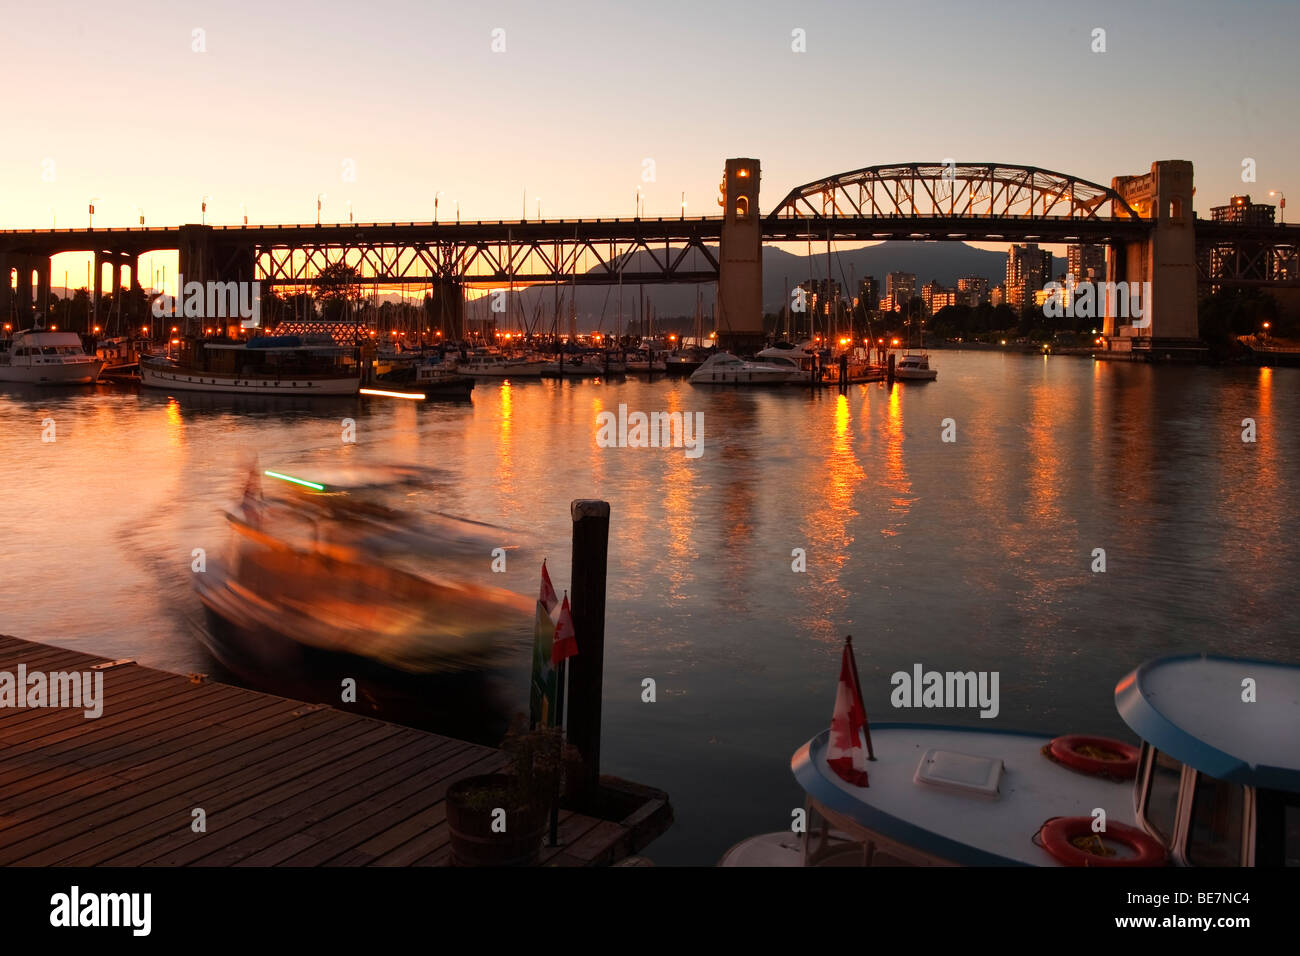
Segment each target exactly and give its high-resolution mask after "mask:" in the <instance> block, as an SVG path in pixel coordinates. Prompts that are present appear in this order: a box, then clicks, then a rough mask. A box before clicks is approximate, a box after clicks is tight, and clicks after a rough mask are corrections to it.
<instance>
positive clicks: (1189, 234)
mask: <svg viewBox="0 0 1300 956" xmlns="http://www.w3.org/2000/svg"><path fill="white" fill-rule="evenodd" d="M1111 186H1112V188H1113V189H1114V190H1115V191H1116V192H1117V193H1119V195H1120V196H1121V197H1122V198H1123V199H1124V201H1125V202H1127V203H1128V204H1129V205H1130V206H1131V207H1132V208H1133V211H1134V212H1136V213H1137V214H1138V215H1139V216H1141V217H1142V218H1143V219H1148V220H1150V221H1151V222H1152V223H1153V225H1152V228H1151V231H1150V233H1149V234H1148V236H1147V238H1146V239H1143V240H1138V241H1136V242H1126V243H1119V244H1117V245H1115V246H1112V247H1111V248H1110V249H1109V250H1108V251H1107V254H1106V280H1107V282H1121V281H1123V282H1127V283H1128V287H1129V289H1130V297H1131V295H1132V287H1133V284H1134V283H1144V285H1143V286H1141V289H1142V291H1143V296H1142V299H1141V300H1140V301H1141V307H1142V315H1141V316H1140V317H1138V316H1134V315H1133V314H1131V313H1130V314H1129V315H1127V316H1126V315H1125V314H1124V311H1125V310H1122V308H1121V309H1117V308H1116V304H1115V303H1111V302H1109V301H1108V302H1107V303H1106V321H1105V332H1106V335H1107V337H1109V338H1112V339H1115V340H1118V342H1126V343H1127V347H1129V348H1134V349H1149V350H1152V351H1151V354H1152V355H1155V354H1156V352H1157V351H1159V352H1160V353H1162V357H1163V355H1169V356H1170V357H1174V354H1175V353H1181V354H1180V357H1188V358H1191V357H1199V354H1197V355H1192V354H1190V353H1199V352H1200V351H1201V346H1200V340H1199V333H1198V325H1197V318H1196V236H1195V230H1194V226H1193V217H1192V164H1191V163H1190V162H1188V161H1187V160H1182V159H1171V160H1161V161H1159V162H1155V163H1152V164H1151V172H1149V173H1147V174H1145V175H1142V176H1118V177H1116V178H1115V179H1113V180H1112V181H1111ZM1117 312H1118V314H1116V313H1117ZM1123 347H1125V346H1121V348H1123Z"/></svg>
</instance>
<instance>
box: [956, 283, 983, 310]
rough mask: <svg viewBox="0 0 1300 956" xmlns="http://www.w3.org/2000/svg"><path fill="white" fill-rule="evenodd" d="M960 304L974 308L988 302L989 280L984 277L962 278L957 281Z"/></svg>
mask: <svg viewBox="0 0 1300 956" xmlns="http://www.w3.org/2000/svg"><path fill="white" fill-rule="evenodd" d="M957 292H958V297H957V298H958V302H959V303H960V304H962V305H969V306H971V307H972V308H974V307H975V306H977V305H979V304H980V303H981V302H986V301H988V297H989V280H988V279H986V278H985V277H984V276H962V277H961V278H960V279H958V280H957Z"/></svg>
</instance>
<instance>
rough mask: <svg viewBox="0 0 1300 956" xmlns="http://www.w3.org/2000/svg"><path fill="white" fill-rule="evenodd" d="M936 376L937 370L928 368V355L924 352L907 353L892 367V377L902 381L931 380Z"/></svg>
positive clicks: (937, 374)
mask: <svg viewBox="0 0 1300 956" xmlns="http://www.w3.org/2000/svg"><path fill="white" fill-rule="evenodd" d="M938 377H939V370H938V369H937V368H930V356H929V355H928V354H927V353H925V352H917V353H911V352H909V353H907V354H906V355H904V356H903V357H902V358H900V359H899V360H898V364H897V365H896V366H895V368H894V378H897V379H900V380H902V381H904V382H933V381H934V380H935V379H936V378H938Z"/></svg>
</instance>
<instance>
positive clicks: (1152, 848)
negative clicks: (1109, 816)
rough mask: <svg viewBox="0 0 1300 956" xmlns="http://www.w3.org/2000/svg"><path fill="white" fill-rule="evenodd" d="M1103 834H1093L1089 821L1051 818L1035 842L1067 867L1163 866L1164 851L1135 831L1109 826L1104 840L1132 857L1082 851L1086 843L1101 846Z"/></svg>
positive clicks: (1131, 828)
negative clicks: (1127, 851) (1090, 841)
mask: <svg viewBox="0 0 1300 956" xmlns="http://www.w3.org/2000/svg"><path fill="white" fill-rule="evenodd" d="M1101 837H1102V834H1099V833H1093V832H1092V817H1053V818H1052V819H1050V820H1048V821H1047V822H1046V823H1044V824H1043V825H1042V827H1040V828H1039V830H1038V840H1037V841H1036V842H1038V843H1039V845H1040V846H1041V847H1042V848H1043V849H1044V850H1046V851H1047V852H1048V853H1050V854H1052V856H1053V857H1054V858H1056V859H1057V860H1059V861H1060V862H1061V863H1064V864H1065V865H1066V866H1164V865H1165V861H1166V854H1165V848H1164V847H1163V846H1161V845H1160V842H1159V841H1158V840H1156V839H1154V838H1153V837H1151V836H1148V835H1147V834H1146V833H1144V832H1143V831H1142V830H1139V829H1137V828H1136V827H1130V826H1127V825H1125V824H1123V823H1108V824H1107V825H1106V832H1105V837H1106V838H1107V839H1108V840H1110V841H1113V842H1115V843H1120V844H1123V845H1124V846H1126V847H1128V848H1129V849H1130V850H1132V851H1133V855H1132V856H1124V857H1121V856H1103V855H1101V854H1099V853H1094V852H1090V851H1089V850H1087V849H1084V848H1083V847H1082V846H1081V844H1083V843H1086V842H1088V841H1089V840H1094V841H1096V842H1097V843H1098V844H1099V845H1100V844H1101Z"/></svg>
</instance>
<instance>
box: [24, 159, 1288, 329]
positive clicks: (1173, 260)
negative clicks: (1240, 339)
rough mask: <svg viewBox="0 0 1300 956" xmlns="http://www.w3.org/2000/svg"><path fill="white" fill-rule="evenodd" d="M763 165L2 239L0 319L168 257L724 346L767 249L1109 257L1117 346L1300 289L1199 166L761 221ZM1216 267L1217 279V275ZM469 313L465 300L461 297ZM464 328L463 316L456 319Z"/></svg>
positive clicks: (779, 211) (1109, 323)
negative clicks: (1231, 217)
mask: <svg viewBox="0 0 1300 956" xmlns="http://www.w3.org/2000/svg"><path fill="white" fill-rule="evenodd" d="M760 178H761V176H760V164H759V162H758V160H754V159H730V160H727V162H726V170H725V174H724V177H723V181H722V184H721V186H720V194H721V195H720V198H719V204H720V205H721V206H722V207H723V208H722V209H721V210H720V212H721V215H716V216H702V217H688V216H686V215H685V214H684V210H683V215H681V216H679V217H665V218H642V217H637V218H608V219H607V218H597V219H590V218H588V219H545V220H541V219H539V220H527V219H520V220H496V221H474V222H469V221H465V222H461V221H452V222H447V221H441V222H439V221H426V222H386V223H354V222H346V223H342V222H340V223H318V224H307V225H302V224H293V225H238V226H208V225H195V224H188V225H181V226H169V227H139V228H88V229H49V230H9V231H4V232H0V273H3V274H4V275H6V276H7V277H8V281H6V282H2V283H0V315H3V316H6V317H8V316H14V317H15V318H16V319H17V321H18V322H19V323H20V327H21V325H25V324H29V322H30V320H31V319H32V318H33V317H34V313H35V309H36V307H37V303H41V302H43V301H45V298H46V297H48V292H49V288H50V274H51V263H50V259H51V257H52V256H54V255H57V254H61V253H69V252H72V253H87V254H93V256H94V261H95V266H96V268H95V269H94V271H93V276H94V279H93V285H94V301H95V302H96V303H97V302H98V301H99V298H100V296H101V295H102V292H103V285H104V277H105V273H106V272H109V271H110V270H111V275H110V281H111V285H110V286H109V287H110V288H111V289H117V288H120V287H123V286H126V287H128V288H138V287H139V284H140V280H139V275H140V268H139V266H140V261H141V258H142V257H144V256H147V255H149V254H153V253H157V252H165V251H175V252H176V253H177V254H178V257H179V272H180V273H181V274H182V275H184V276H185V279H186V281H190V280H197V281H199V282H207V281H219V282H230V281H260V282H261V283H262V284H263V286H264V287H265V286H270V287H273V288H274V287H287V288H288V289H292V288H293V287H303V286H307V285H310V283H312V282H313V280H314V279H315V277H316V276H318V275H319V274H320V272H321V270H322V269H324V268H325V267H326V266H329V265H333V264H337V263H340V262H342V263H347V264H348V265H351V266H352V267H354V268H355V269H356V270H357V272H358V273H359V274H360V275H361V276H362V277H364V281H366V282H372V281H373V282H375V283H377V284H386V285H387V284H408V283H409V284H416V285H419V284H424V285H431V286H439V287H441V288H442V289H443V290H444V291H446V290H453V291H455V292H457V293H459V291H460V290H461V289H463V288H464V287H466V286H478V287H493V288H499V287H504V286H507V285H516V286H519V285H529V284H536V283H565V284H569V283H573V284H578V285H590V284H613V283H619V282H624V283H630V284H631V283H643V284H644V283H681V282H686V283H691V282H694V283H700V282H717V283H718V301H717V310H716V317H717V325H718V329H719V335H720V336H723V337H724V339H729V340H731V341H733V342H735V343H737V344H739V345H742V346H743V345H745V344H746V343H747V342H748V341H752V340H753V338H754V337H755V336H761V332H762V313H763V308H762V306H763V303H762V265H761V248H762V244H764V243H781V242H791V243H805V242H813V241H815V242H819V243H826V244H828V245H829V244H833V243H861V242H870V241H877V240H882V239H910V240H941V241H969V242H1008V243H1010V242H1039V243H1073V242H1080V243H1100V244H1105V245H1106V246H1107V250H1108V251H1107V279H1108V281H1115V282H1118V281H1128V282H1135V281H1142V282H1150V283H1151V286H1150V289H1151V301H1150V303H1149V309H1148V311H1147V314H1148V315H1149V316H1150V317H1151V324H1150V326H1148V327H1145V328H1141V329H1134V328H1132V327H1131V326H1130V327H1127V328H1124V327H1121V326H1120V325H1119V324H1118V321H1117V320H1116V318H1115V317H1114V316H1107V319H1106V334H1107V335H1108V336H1109V337H1111V338H1112V341H1118V340H1120V339H1124V338H1127V339H1128V340H1130V343H1131V344H1133V345H1134V346H1141V345H1142V344H1144V343H1148V344H1149V343H1150V342H1159V341H1161V340H1168V341H1175V340H1189V339H1194V338H1195V337H1196V333H1197V327H1196V297H1197V286H1198V284H1199V285H1213V286H1249V285H1266V286H1280V287H1290V288H1300V268H1297V264H1298V254H1297V246H1298V244H1300V227H1297V226H1280V225H1279V226H1273V225H1270V226H1242V225H1236V224H1227V223H1217V222H1209V221H1206V220H1203V219H1198V218H1196V217H1195V216H1194V215H1193V212H1192V194H1193V188H1192V164H1191V163H1189V162H1186V161H1181V160H1171V161H1162V162H1157V163H1153V164H1152V166H1151V170H1150V172H1148V173H1145V174H1141V175H1137V176H1120V177H1116V178H1115V179H1113V180H1112V181H1111V185H1110V186H1103V185H1100V184H1098V183H1093V182H1088V181H1086V180H1082V179H1079V178H1077V177H1074V176H1069V175H1066V174H1064V173H1057V172H1052V171H1050V170H1044V169H1036V168H1032V167H1026V166H1015V165H1008V164H998V163H956V162H953V161H947V162H942V163H928V164H927V163H909V164H901V165H888V166H871V167H867V168H864V169H858V170H854V171H852V172H847V173H841V174H838V175H835V176H830V177H827V178H825V179H820V180H816V181H814V182H810V183H807V184H805V185H803V186H799V187H796V188H795V189H792V190H790V191H789V192H788V193H787V194H786V195H785V196H784V197H783V198H782V199H781V200H780V201H779V202H777V203H776V205H775V206H774V207H773V208H772V209H771V210H770V211H769V212H767V213H766V214H760V206H759V181H760ZM1211 263H1213V267H1212V266H1211ZM455 298H456V299H457V301H458V302H459V301H460V300H461V297H460V295H459V294H458V295H456V297H455ZM457 312H459V310H457Z"/></svg>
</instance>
